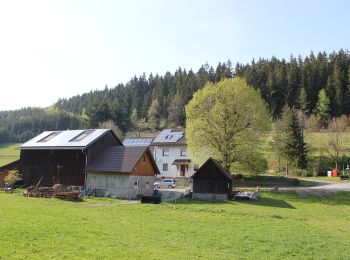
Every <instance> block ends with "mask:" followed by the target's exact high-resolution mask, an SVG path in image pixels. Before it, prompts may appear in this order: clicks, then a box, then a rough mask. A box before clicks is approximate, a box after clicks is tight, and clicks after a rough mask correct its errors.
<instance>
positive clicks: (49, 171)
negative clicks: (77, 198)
mask: <svg viewBox="0 0 350 260" xmlns="http://www.w3.org/2000/svg"><path fill="white" fill-rule="evenodd" d="M85 160H86V159H85V155H84V154H83V152H82V151H79V150H22V151H21V164H22V169H21V174H22V176H23V180H24V183H25V185H27V186H31V185H37V183H38V182H39V180H40V179H41V178H42V180H41V182H40V185H41V186H52V185H54V184H56V183H61V184H66V185H76V186H83V185H84V180H85V173H84V168H85Z"/></svg>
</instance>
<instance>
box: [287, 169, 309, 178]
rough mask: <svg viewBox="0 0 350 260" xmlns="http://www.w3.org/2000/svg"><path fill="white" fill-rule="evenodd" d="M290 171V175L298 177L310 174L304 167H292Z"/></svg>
mask: <svg viewBox="0 0 350 260" xmlns="http://www.w3.org/2000/svg"><path fill="white" fill-rule="evenodd" d="M290 172H291V174H292V175H294V176H298V177H307V176H311V175H312V174H310V173H309V172H308V171H307V170H305V169H298V168H295V169H292V170H291V171H290Z"/></svg>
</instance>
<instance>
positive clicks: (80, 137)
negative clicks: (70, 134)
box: [69, 129, 95, 142]
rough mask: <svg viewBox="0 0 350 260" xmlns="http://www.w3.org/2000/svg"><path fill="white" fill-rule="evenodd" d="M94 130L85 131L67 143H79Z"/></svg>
mask: <svg viewBox="0 0 350 260" xmlns="http://www.w3.org/2000/svg"><path fill="white" fill-rule="evenodd" d="M94 131H95V130H92V129H89V130H85V131H83V132H82V133H80V134H78V135H77V136H76V137H74V138H73V139H72V140H70V141H69V142H80V141H81V140H83V139H85V138H86V137H87V136H88V135H90V134H92V132H94Z"/></svg>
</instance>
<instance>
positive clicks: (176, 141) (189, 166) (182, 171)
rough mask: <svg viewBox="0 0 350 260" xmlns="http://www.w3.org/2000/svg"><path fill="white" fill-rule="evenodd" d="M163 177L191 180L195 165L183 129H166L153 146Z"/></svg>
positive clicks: (157, 137) (154, 141)
mask: <svg viewBox="0 0 350 260" xmlns="http://www.w3.org/2000/svg"><path fill="white" fill-rule="evenodd" d="M151 148H152V150H153V155H154V159H155V160H156V163H157V166H158V168H159V169H160V176H161V177H167V178H169V177H171V178H177V179H178V178H180V179H181V178H189V177H190V176H191V175H192V174H193V173H194V171H195V165H194V164H193V162H192V161H191V158H190V157H189V154H188V152H187V142H186V136H185V132H184V130H183V129H164V130H163V131H162V132H160V133H159V135H158V136H156V138H155V139H154V140H153V142H152V144H151Z"/></svg>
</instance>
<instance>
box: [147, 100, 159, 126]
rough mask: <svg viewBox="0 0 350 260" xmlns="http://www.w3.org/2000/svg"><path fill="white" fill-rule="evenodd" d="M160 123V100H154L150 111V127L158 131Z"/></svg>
mask: <svg viewBox="0 0 350 260" xmlns="http://www.w3.org/2000/svg"><path fill="white" fill-rule="evenodd" d="M159 123H160V114H159V102H158V99H154V100H153V101H152V104H151V106H150V108H149V110H148V126H149V127H150V128H151V129H153V130H157V129H158V128H159Z"/></svg>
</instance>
